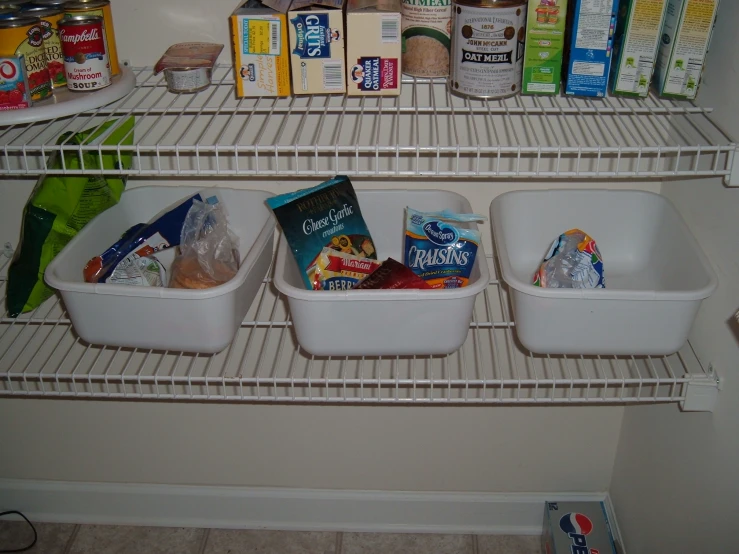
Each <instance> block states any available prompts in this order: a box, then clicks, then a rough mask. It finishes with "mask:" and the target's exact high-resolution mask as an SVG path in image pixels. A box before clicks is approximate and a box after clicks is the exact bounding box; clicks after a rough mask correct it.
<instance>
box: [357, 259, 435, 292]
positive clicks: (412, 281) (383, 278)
mask: <svg viewBox="0 0 739 554" xmlns="http://www.w3.org/2000/svg"><path fill="white" fill-rule="evenodd" d="M354 288H355V289H430V288H431V286H430V285H428V284H427V283H426V281H424V280H423V279H421V278H420V277H419V276H418V275H416V274H415V273H413V271H412V270H410V269H408V268H407V267H406V266H404V265H403V264H401V263H400V262H398V261H396V260H393V259H392V258H388V259H387V260H385V261H384V262H383V263H382V265H381V266H380V267H379V268H378V269H376V270H375V272H374V273H372V274H371V275H370V276H369V277H367V278H366V279H364V280H363V281H362V282H361V283H357V285H356V286H355V287H354Z"/></svg>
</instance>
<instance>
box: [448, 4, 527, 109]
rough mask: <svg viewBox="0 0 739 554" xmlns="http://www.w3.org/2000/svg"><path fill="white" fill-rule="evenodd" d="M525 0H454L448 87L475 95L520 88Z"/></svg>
mask: <svg viewBox="0 0 739 554" xmlns="http://www.w3.org/2000/svg"><path fill="white" fill-rule="evenodd" d="M526 5H527V1H526V0H454V4H453V9H452V12H453V14H452V63H451V67H450V78H449V88H450V90H451V91H452V92H454V93H455V94H459V95H462V96H468V97H472V98H505V97H507V96H512V95H514V94H517V93H518V92H519V91H520V90H521V78H522V76H523V57H524V46H525V42H526Z"/></svg>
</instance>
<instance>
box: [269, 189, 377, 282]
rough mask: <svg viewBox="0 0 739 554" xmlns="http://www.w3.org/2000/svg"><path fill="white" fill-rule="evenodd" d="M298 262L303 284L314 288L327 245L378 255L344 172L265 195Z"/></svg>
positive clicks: (336, 248) (360, 256) (346, 250)
mask: <svg viewBox="0 0 739 554" xmlns="http://www.w3.org/2000/svg"><path fill="white" fill-rule="evenodd" d="M267 205H268V206H269V207H270V208H271V209H272V211H273V212H274V214H275V217H276V218H277V221H278V222H279V223H280V226H281V227H282V232H283V233H284V234H285V239H286V240H287V244H288V246H289V247H290V250H292V253H293V255H294V256H295V261H296V262H297V263H298V269H299V270H300V276H301V277H302V278H303V283H304V284H305V288H307V289H308V290H313V283H314V282H315V271H316V262H317V260H318V257H319V256H320V254H321V251H322V250H323V249H324V248H325V247H327V248H331V249H333V250H337V251H340V252H343V253H345V254H352V255H354V256H357V257H359V258H370V259H372V260H376V259H377V252H376V251H375V245H374V243H373V242H372V237H371V236H370V233H369V229H367V225H366V224H365V222H364V218H363V217H362V211H361V210H360V209H359V202H358V201H357V194H356V193H355V192H354V187H352V183H351V181H350V180H349V178H348V177H345V176H343V175H340V176H337V177H335V178H334V179H331V180H329V181H326V182H325V183H321V184H320V185H318V186H315V187H312V188H308V189H303V190H299V191H296V192H291V193H288V194H282V195H280V196H273V197H272V198H268V199H267Z"/></svg>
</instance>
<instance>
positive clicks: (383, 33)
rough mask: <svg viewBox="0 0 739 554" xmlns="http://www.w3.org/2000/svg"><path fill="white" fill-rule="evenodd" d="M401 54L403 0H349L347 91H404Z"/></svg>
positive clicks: (370, 93) (360, 93)
mask: <svg viewBox="0 0 739 554" xmlns="http://www.w3.org/2000/svg"><path fill="white" fill-rule="evenodd" d="M400 58H401V42H400V0H349V1H348V3H347V6H346V79H347V80H346V89H347V94H349V96H397V95H398V94H400V79H401V75H400V72H401V65H400V61H401V60H400Z"/></svg>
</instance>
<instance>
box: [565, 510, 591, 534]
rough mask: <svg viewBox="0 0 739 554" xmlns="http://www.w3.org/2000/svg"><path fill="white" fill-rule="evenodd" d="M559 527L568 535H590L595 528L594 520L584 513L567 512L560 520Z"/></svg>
mask: <svg viewBox="0 0 739 554" xmlns="http://www.w3.org/2000/svg"><path fill="white" fill-rule="evenodd" d="M559 528H560V529H562V531H564V532H565V533H567V534H568V535H570V534H574V535H589V534H590V532H591V531H592V530H593V522H592V521H590V518H589V517H588V516H586V515H583V514H578V513H570V514H565V515H563V516H562V518H561V519H560V520H559Z"/></svg>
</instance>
